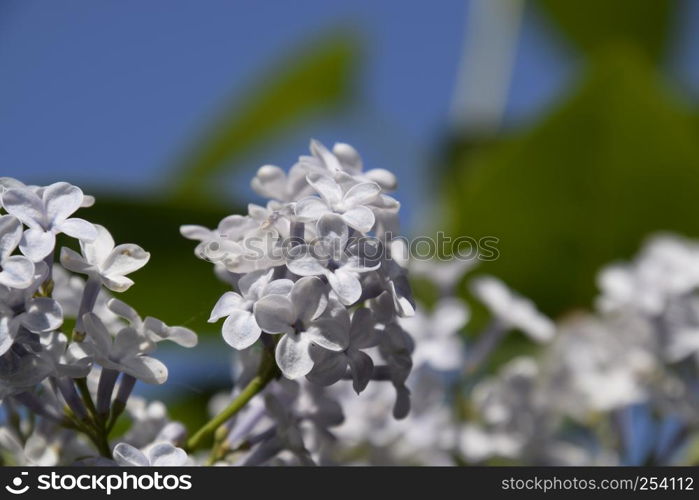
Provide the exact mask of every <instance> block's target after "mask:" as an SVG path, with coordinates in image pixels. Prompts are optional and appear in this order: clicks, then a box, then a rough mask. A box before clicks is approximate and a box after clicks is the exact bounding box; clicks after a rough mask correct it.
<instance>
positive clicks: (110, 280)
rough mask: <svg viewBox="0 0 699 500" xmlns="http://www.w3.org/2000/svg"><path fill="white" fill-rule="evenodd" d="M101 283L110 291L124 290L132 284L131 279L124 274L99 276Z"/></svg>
mask: <svg viewBox="0 0 699 500" xmlns="http://www.w3.org/2000/svg"><path fill="white" fill-rule="evenodd" d="M101 278H102V284H104V286H106V287H107V288H109V289H110V290H111V291H112V292H119V293H121V292H125V291H126V290H128V289H129V288H131V287H132V286H133V280H131V279H129V278H127V277H126V276H101Z"/></svg>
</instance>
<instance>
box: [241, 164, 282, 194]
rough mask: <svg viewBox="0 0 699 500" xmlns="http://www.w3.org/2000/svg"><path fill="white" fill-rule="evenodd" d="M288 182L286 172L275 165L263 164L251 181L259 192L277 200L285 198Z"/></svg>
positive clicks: (253, 187) (254, 188)
mask: <svg viewBox="0 0 699 500" xmlns="http://www.w3.org/2000/svg"><path fill="white" fill-rule="evenodd" d="M286 184H287V180H286V173H285V172H284V170H282V169H281V168H279V167H277V166H275V165H263V166H261V167H260V168H258V169H257V175H255V177H253V179H252V181H251V182H250V185H251V186H252V189H253V190H254V191H255V192H256V193H257V194H259V195H260V196H264V197H265V198H271V199H275V200H284V197H285V196H284V194H285V192H286Z"/></svg>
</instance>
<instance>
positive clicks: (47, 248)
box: [19, 228, 56, 262]
mask: <svg viewBox="0 0 699 500" xmlns="http://www.w3.org/2000/svg"><path fill="white" fill-rule="evenodd" d="M55 246H56V236H55V235H54V234H53V233H52V232H50V231H44V230H43V229H33V228H32V229H27V230H26V231H24V234H23V235H22V240H21V241H20V243H19V249H20V250H21V251H22V253H23V254H24V255H25V256H27V257H28V258H29V259H30V260H32V261H33V262H39V261H40V260H44V258H46V257H47V256H48V255H49V254H50V253H51V252H53V249H54V247H55Z"/></svg>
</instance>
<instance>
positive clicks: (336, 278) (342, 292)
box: [325, 268, 362, 306]
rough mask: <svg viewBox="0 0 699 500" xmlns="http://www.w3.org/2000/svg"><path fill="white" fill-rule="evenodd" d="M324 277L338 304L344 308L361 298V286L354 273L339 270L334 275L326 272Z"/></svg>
mask: <svg viewBox="0 0 699 500" xmlns="http://www.w3.org/2000/svg"><path fill="white" fill-rule="evenodd" d="M325 276H326V277H327V278H328V282H329V283H330V286H331V287H332V289H333V291H334V292H335V293H336V294H337V297H338V298H339V299H340V302H342V303H343V304H345V305H346V306H349V305H352V304H354V303H355V302H357V301H358V300H359V297H361V296H362V285H361V283H360V282H359V279H357V276H356V275H355V274H354V273H352V272H350V271H345V270H343V269H342V268H340V269H336V270H335V272H334V273H333V272H329V271H328V272H327V273H326V274H325Z"/></svg>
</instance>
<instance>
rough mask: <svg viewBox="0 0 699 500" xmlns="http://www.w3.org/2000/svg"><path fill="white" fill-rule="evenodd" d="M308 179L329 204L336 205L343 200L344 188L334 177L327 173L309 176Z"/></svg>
mask: <svg viewBox="0 0 699 500" xmlns="http://www.w3.org/2000/svg"><path fill="white" fill-rule="evenodd" d="M306 180H307V181H308V183H309V184H310V185H311V186H312V187H313V189H315V190H316V191H317V192H318V194H319V195H320V196H321V198H323V200H325V203H327V204H328V205H329V206H331V207H334V206H335V205H337V204H339V203H340V201H342V188H340V185H339V184H338V183H337V182H335V180H334V179H332V178H330V177H328V176H325V175H317V176H313V177H311V176H308V177H306Z"/></svg>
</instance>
